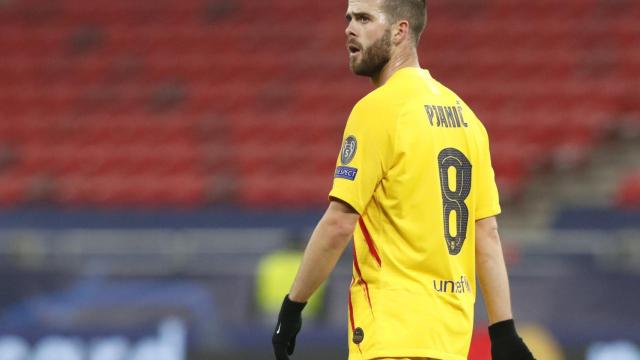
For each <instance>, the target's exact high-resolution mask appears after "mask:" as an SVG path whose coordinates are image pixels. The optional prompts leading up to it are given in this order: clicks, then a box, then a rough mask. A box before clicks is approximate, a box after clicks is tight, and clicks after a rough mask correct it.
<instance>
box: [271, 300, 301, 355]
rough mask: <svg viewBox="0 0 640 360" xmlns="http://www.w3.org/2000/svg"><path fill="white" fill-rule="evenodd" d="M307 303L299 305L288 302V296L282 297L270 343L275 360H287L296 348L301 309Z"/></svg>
mask: <svg viewBox="0 0 640 360" xmlns="http://www.w3.org/2000/svg"><path fill="white" fill-rule="evenodd" d="M305 305H307V303H299V302H295V301H291V300H289V295H287V296H285V297H284V301H283V302H282V307H281V308H280V315H278V324H277V325H276V328H275V330H274V331H273V337H272V338H271V343H273V352H274V353H275V355H276V360H289V355H291V354H293V350H294V348H295V347H296V335H298V332H299V331H300V329H301V328H302V309H304V307H305Z"/></svg>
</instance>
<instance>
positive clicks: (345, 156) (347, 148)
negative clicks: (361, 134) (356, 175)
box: [340, 135, 358, 165]
mask: <svg viewBox="0 0 640 360" xmlns="http://www.w3.org/2000/svg"><path fill="white" fill-rule="evenodd" d="M356 150H358V140H356V137H355V136H353V135H349V137H347V138H346V139H345V140H344V145H342V152H341V153H340V162H341V163H342V165H349V163H350V162H351V160H353V158H354V156H356Z"/></svg>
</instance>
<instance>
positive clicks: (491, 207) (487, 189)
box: [476, 125, 501, 220]
mask: <svg viewBox="0 0 640 360" xmlns="http://www.w3.org/2000/svg"><path fill="white" fill-rule="evenodd" d="M480 127H481V139H480V153H479V164H478V177H477V179H476V184H477V187H476V194H477V199H476V220H480V219H484V218H488V217H491V216H495V215H498V214H500V212H501V209H500V197H499V195H498V186H497V185H496V178H495V173H494V171H493V166H492V165H491V152H490V149H489V137H488V135H487V131H486V130H485V129H484V127H483V126H482V125H481V126H480Z"/></svg>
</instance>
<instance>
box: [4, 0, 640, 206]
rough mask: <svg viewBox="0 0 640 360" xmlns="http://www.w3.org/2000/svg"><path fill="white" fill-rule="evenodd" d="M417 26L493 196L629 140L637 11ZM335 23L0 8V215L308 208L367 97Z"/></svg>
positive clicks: (499, 4) (177, 4)
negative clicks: (486, 168) (485, 144)
mask: <svg viewBox="0 0 640 360" xmlns="http://www.w3.org/2000/svg"><path fill="white" fill-rule="evenodd" d="M310 9H313V11H312V12H310ZM430 12H431V14H432V17H431V20H430V24H429V26H428V31H427V35H426V38H425V39H424V45H425V46H423V48H422V49H423V52H424V53H423V54H422V58H423V61H424V64H423V65H424V66H426V67H428V68H429V69H430V70H431V71H432V73H433V74H434V76H435V77H436V78H438V79H440V80H442V81H443V82H444V83H446V84H448V85H450V86H451V87H452V88H453V89H454V90H456V91H457V92H458V93H459V94H460V95H461V96H462V98H463V99H465V101H466V102H467V103H469V104H470V105H471V107H472V108H474V109H475V110H476V112H477V114H478V115H479V116H480V118H481V119H483V121H484V122H485V123H486V125H487V128H488V130H489V133H490V136H491V138H492V142H493V144H494V145H493V156H494V166H495V169H496V172H497V176H498V180H499V183H500V186H501V188H502V194H503V197H504V198H512V199H517V197H518V195H519V194H520V193H521V191H522V190H523V188H524V186H525V185H526V183H527V181H528V180H529V179H530V177H531V175H532V174H535V173H537V172H544V171H548V170H549V169H553V168H554V166H561V167H566V166H569V167H570V166H575V165H576V164H581V163H584V162H586V161H588V159H589V157H590V154H591V153H592V151H593V150H594V149H595V148H597V147H598V146H599V144H601V142H602V141H604V140H606V138H607V136H608V135H609V134H611V131H612V130H615V129H617V128H619V127H620V126H622V125H623V124H624V126H626V128H627V129H628V128H629V126H631V127H634V128H635V129H638V128H640V123H639V122H638V119H640V116H638V114H640V108H639V107H638V103H637V101H635V99H637V95H638V92H637V91H638V90H637V89H639V88H640V86H638V85H639V84H638V79H640V49H638V47H637V46H632V45H633V44H638V43H639V41H640V27H638V26H637V23H636V22H637V17H638V15H640V3H638V2H637V1H625V0H617V1H601V0H584V1H569V2H566V4H564V3H563V5H562V6H558V4H557V2H554V1H550V0H545V1H535V2H532V1H524V0H518V1H513V0H493V1H477V0H474V1H471V0H466V1H463V0H456V1H446V2H444V1H443V2H432V3H431V4H430ZM343 13H344V4H343V3H342V2H330V1H327V2H325V1H320V2H314V3H313V4H308V3H304V6H302V3H299V2H296V1H285V0H271V1H260V2H255V1H248V0H242V1H240V0H235V1H224V0H209V1H178V0H159V1H154V2H117V1H116V2H113V1H106V0H96V1H88V2H87V1H79V0H59V1H52V2H42V1H37V0H24V1H9V2H3V3H0V33H1V34H2V36H0V54H2V56H0V79H2V81H0V117H1V119H2V121H0V205H2V206H4V207H13V206H17V205H25V204H32V203H42V202H44V203H53V204H58V205H62V206H71V207H78V206H98V207H127V208H130V207H146V208H148V207H151V208H158V207H170V206H179V207H190V208H193V207H202V206H208V205H211V204H214V205H215V204H221V203H228V202H231V203H235V204H240V205H245V206H249V207H256V208H260V207H266V206H269V207H274V206H275V207H304V206H312V205H317V204H322V203H324V202H325V201H326V193H327V191H328V188H329V186H330V181H331V174H332V167H333V164H334V162H335V158H336V154H337V150H338V147H339V142H340V136H341V131H342V130H341V129H342V127H343V124H344V121H345V119H346V117H347V116H348V112H349V110H350V107H351V106H352V105H353V104H354V103H355V101H357V99H358V98H359V97H360V96H362V95H364V94H365V93H366V92H367V91H368V86H367V84H366V83H365V82H363V80H361V79H357V78H355V77H353V76H352V75H350V74H349V72H348V69H347V59H346V53H345V51H344V45H343V44H344V34H343V28H344V21H343V20H342V19H343ZM274 22H277V23H278V25H279V26H277V27H274V26H272V24H273V23H274ZM534 34H535V36H532V35H534ZM636 183H637V182H636ZM282 184H286V186H283V185H282ZM623 188H624V189H627V190H621V193H624V194H627V192H633V191H636V192H635V193H637V189H636V190H633V189H635V187H634V186H632V185H629V186H628V187H627V185H623ZM621 196H622V195H621ZM623 197H624V198H625V199H626V195H625V196H623ZM624 201H626V200H624Z"/></svg>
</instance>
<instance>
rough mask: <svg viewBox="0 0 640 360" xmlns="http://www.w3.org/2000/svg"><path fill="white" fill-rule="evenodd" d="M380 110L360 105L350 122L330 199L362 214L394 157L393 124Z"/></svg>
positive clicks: (363, 104) (354, 111)
mask: <svg viewBox="0 0 640 360" xmlns="http://www.w3.org/2000/svg"><path fill="white" fill-rule="evenodd" d="M377 108H379V106H374V105H369V106H367V103H362V102H360V103H358V104H357V105H356V106H355V107H354V109H353V111H352V112H351V115H350V116H349V120H347V125H346V127H345V131H344V135H343V139H342V148H341V150H340V155H339V156H338V160H337V163H336V171H335V173H334V179H333V187H332V189H331V192H330V193H329V197H330V198H337V199H340V200H342V201H344V202H346V203H347V204H349V205H351V207H353V208H354V209H355V210H356V211H357V212H358V213H359V214H363V213H364V211H365V209H366V207H367V204H368V203H369V201H370V200H371V197H372V196H373V193H374V191H375V189H376V187H377V186H378V184H379V183H380V181H381V180H382V178H383V177H384V175H385V173H386V170H387V169H388V165H389V159H390V157H391V156H392V153H391V152H392V148H391V146H392V141H391V137H392V134H391V131H389V127H390V126H389V125H390V122H391V121H393V119H391V118H389V116H388V115H387V116H385V112H384V110H382V111H378V110H379V109H377Z"/></svg>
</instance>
